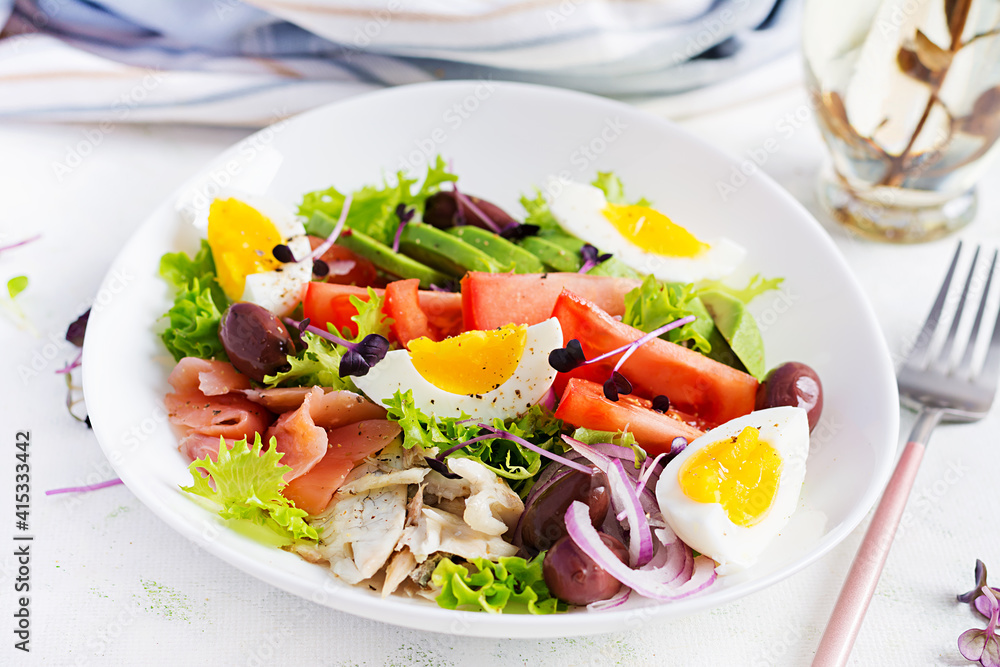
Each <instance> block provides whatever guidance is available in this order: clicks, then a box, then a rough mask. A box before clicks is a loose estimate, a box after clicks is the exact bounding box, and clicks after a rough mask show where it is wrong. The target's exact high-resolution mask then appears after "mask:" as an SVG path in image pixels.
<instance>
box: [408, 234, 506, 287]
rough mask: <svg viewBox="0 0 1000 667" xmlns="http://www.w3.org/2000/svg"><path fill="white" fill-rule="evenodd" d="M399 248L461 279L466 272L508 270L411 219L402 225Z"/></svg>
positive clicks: (495, 261)
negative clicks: (408, 222)
mask: <svg viewBox="0 0 1000 667" xmlns="http://www.w3.org/2000/svg"><path fill="white" fill-rule="evenodd" d="M399 250H400V252H402V253H403V254H405V255H407V256H409V257H412V258H413V259H415V260H417V261H418V262H422V263H424V264H426V265H428V266H430V267H431V268H434V269H437V270H438V271H442V272H444V273H447V274H449V275H451V276H454V277H455V278H461V277H462V276H464V275H465V274H466V272H467V271H486V272H488V273H499V272H502V271H509V270H510V269H511V267H510V266H509V265H504V264H501V263H500V262H498V261H497V260H496V259H494V258H493V257H490V256H489V255H487V254H486V253H485V252H483V251H482V250H480V249H479V248H477V247H475V246H474V245H471V244H469V243H466V242H465V241H463V240H462V239H460V238H458V237H456V236H453V235H451V234H449V233H448V232H446V231H443V230H440V229H438V228H437V227H432V226H431V225H428V224H425V223H422V222H411V223H410V224H408V225H406V226H405V227H403V233H402V234H401V235H400V237H399Z"/></svg>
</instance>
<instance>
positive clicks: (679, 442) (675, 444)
mask: <svg viewBox="0 0 1000 667" xmlns="http://www.w3.org/2000/svg"><path fill="white" fill-rule="evenodd" d="M687 446H688V441H687V438H685V437H683V436H677V437H676V438H674V439H673V440H671V441H670V455H671V456H677V455H678V454H680V453H681V452H683V451H684V448H685V447H687Z"/></svg>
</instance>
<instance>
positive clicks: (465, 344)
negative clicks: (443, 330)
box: [408, 324, 528, 395]
mask: <svg viewBox="0 0 1000 667" xmlns="http://www.w3.org/2000/svg"><path fill="white" fill-rule="evenodd" d="M527 332H528V329H527V327H525V326H524V325H523V324H522V325H513V324H508V325H507V326H503V327H500V328H499V329H493V330H491V331H466V332H465V333H462V334H459V335H457V336H453V337H452V338H446V339H445V340H442V341H440V342H434V341H432V340H431V339H430V338H417V339H416V340H411V341H410V344H409V345H408V348H409V350H410V359H411V360H412V361H413V366H414V367H415V368H416V369H417V372H418V373H420V375H421V376H422V377H423V378H424V379H425V380H427V381H428V382H430V383H431V384H432V385H434V386H435V387H437V388H439V389H443V390H444V391H448V392H451V393H453V394H467V395H475V394H485V393H486V392H488V391H493V390H494V389H496V388H497V387H499V386H500V385H502V384H503V383H504V382H506V381H507V380H508V379H509V378H510V377H511V376H512V375H514V371H515V370H517V365H518V364H519V363H520V362H521V355H522V354H524V343H525V340H526V339H527V335H528V334H527Z"/></svg>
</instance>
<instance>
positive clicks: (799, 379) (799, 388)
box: [756, 361, 823, 431]
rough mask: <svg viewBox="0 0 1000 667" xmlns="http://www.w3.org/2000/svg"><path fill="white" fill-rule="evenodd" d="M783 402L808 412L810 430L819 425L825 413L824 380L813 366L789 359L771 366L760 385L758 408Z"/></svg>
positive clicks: (772, 406)
mask: <svg viewBox="0 0 1000 667" xmlns="http://www.w3.org/2000/svg"><path fill="white" fill-rule="evenodd" d="M782 405H791V406H793V407H799V408H803V409H804V410H806V411H807V412H808V413H809V430H810V431H812V430H813V429H814V428H816V423H817V422H818V421H819V418H820V415H821V414H822V413H823V383H822V382H820V381H819V376H818V375H817V374H816V371H814V370H813V369H812V368H810V367H809V366H807V365H806V364H801V363H799V362H797V361H789V362H787V363H784V364H781V365H780V366H776V367H774V368H773V369H771V372H770V373H768V374H767V377H765V378H764V381H763V382H762V383H761V385H760V387H758V388H757V406H756V407H757V409H758V410H761V409H763V408H776V407H779V406H782Z"/></svg>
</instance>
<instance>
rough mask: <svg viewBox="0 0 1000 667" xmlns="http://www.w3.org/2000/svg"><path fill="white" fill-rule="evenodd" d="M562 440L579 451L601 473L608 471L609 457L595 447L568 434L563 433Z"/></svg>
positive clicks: (609, 465)
mask: <svg viewBox="0 0 1000 667" xmlns="http://www.w3.org/2000/svg"><path fill="white" fill-rule="evenodd" d="M562 438H563V441H564V442H566V443H567V444H569V445H570V446H571V447H573V449H574V450H575V451H577V452H579V453H580V454H581V455H582V456H583V457H584V458H585V459H587V460H588V461H590V462H591V463H593V464H594V466H595V467H596V468H597V469H598V470H600V471H601V472H603V473H607V472H608V468H610V467H611V459H610V458H608V457H607V456H605V455H604V454H601V453H600V452H598V451H597V450H596V449H594V448H593V447H591V446H590V445H588V444H586V443H584V442H580V441H579V440H577V439H576V438H571V437H569V436H568V435H563V437H562Z"/></svg>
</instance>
